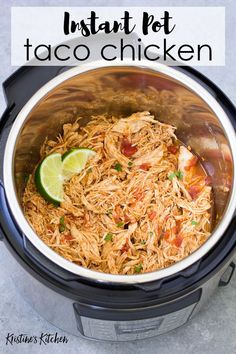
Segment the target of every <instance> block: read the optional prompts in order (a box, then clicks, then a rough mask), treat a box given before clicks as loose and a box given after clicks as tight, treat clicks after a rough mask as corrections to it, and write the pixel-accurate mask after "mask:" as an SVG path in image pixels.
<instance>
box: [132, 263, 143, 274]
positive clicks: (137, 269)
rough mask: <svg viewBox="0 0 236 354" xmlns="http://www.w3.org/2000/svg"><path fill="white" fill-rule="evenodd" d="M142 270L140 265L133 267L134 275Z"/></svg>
mask: <svg viewBox="0 0 236 354" xmlns="http://www.w3.org/2000/svg"><path fill="white" fill-rule="evenodd" d="M142 269H143V265H142V263H139V264H137V265H135V266H134V270H135V272H136V273H140V272H141V270H142Z"/></svg>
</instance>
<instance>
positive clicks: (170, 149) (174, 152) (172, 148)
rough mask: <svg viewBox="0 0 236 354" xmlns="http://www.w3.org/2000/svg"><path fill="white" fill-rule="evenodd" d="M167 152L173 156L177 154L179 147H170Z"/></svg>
mask: <svg viewBox="0 0 236 354" xmlns="http://www.w3.org/2000/svg"><path fill="white" fill-rule="evenodd" d="M167 150H168V151H169V152H170V153H171V154H174V155H175V154H176V153H177V151H178V150H179V147H178V146H177V145H170V146H168V147H167Z"/></svg>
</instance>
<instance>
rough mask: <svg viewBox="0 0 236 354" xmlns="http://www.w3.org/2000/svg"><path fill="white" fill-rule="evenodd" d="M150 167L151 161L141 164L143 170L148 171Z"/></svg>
mask: <svg viewBox="0 0 236 354" xmlns="http://www.w3.org/2000/svg"><path fill="white" fill-rule="evenodd" d="M150 167H151V166H150V164H149V163H142V165H140V166H139V168H140V169H141V170H143V171H148V170H149V168H150Z"/></svg>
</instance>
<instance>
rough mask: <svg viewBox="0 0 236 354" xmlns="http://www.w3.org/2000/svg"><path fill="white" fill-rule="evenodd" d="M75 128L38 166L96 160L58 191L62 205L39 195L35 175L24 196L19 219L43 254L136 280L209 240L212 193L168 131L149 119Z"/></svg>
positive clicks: (67, 127) (66, 129) (144, 115)
mask: <svg viewBox="0 0 236 354" xmlns="http://www.w3.org/2000/svg"><path fill="white" fill-rule="evenodd" d="M79 122H80V120H79V119H78V120H77V121H76V122H75V123H73V124H64V126H63V133H62V135H60V136H58V137H57V139H56V140H54V141H52V140H45V143H44V144H43V146H42V148H41V155H42V158H44V157H45V156H47V155H48V154H50V153H52V152H59V153H62V154H63V153H65V152H66V151H68V150H69V149H71V148H74V147H88V148H91V149H93V150H94V151H95V152H96V155H95V156H94V157H92V158H91V159H90V160H89V161H88V162H87V165H86V167H85V169H84V170H83V171H82V172H81V173H80V174H78V175H75V176H73V177H72V178H71V179H70V180H69V181H67V182H66V183H65V185H64V193H65V196H64V201H63V202H62V203H61V205H60V206H59V207H55V206H54V205H53V204H50V203H49V202H47V201H45V200H44V199H43V197H41V196H40V195H39V194H38V192H37V190H36V187H35V183H34V174H32V175H31V176H30V178H29V181H28V183H27V186H26V189H25V192H24V196H23V206H24V212H25V215H26V218H27V219H28V221H29V223H30V224H31V226H32V228H33V229H34V230H35V232H36V233H37V234H38V236H39V237H40V238H41V239H42V240H43V241H44V242H45V243H46V244H47V245H48V246H49V247H51V248H52V249H53V250H54V251H55V252H57V253H59V254H60V255H61V256H63V257H65V258H66V259H68V260H70V261H71V262H74V263H76V264H78V265H80V266H83V267H87V268H89V269H92V270H96V271H99V272H105V273H112V274H137V273H145V272H150V271H155V270H158V269H161V268H165V267H168V266H170V265H172V264H174V263H175V262H177V261H180V260H181V259H183V258H185V257H187V256H188V255H190V254H191V253H192V252H194V251H195V250H196V249H198V248H199V247H200V246H201V245H202V244H203V243H204V242H205V241H206V240H207V239H208V237H209V236H210V232H211V210H212V204H213V199H212V190H211V189H212V188H211V187H210V186H209V185H207V184H208V183H206V182H205V181H206V180H207V179H206V177H207V176H206V174H205V172H204V170H203V169H202V173H201V174H199V171H200V169H199V168H198V169H197V171H198V172H196V170H195V167H196V164H199V161H197V158H196V156H195V155H194V154H193V153H192V152H191V151H189V149H187V148H186V147H185V146H184V145H183V144H182V145H181V143H180V142H179V141H178V140H177V137H176V135H175V130H176V129H175V127H173V126H171V125H167V124H163V123H161V122H159V121H158V120H156V119H155V117H154V116H152V115H151V114H150V113H149V112H138V113H135V114H132V115H131V116H130V117H126V118H120V117H114V116H112V117H109V116H105V115H100V116H95V117H92V118H91V121H90V122H89V123H88V124H87V125H86V126H80V125H79ZM196 173H197V175H196ZM195 182H196V183H195ZM62 217H63V220H64V224H65V228H64V229H63V231H62V230H61V229H60V220H61V218H62Z"/></svg>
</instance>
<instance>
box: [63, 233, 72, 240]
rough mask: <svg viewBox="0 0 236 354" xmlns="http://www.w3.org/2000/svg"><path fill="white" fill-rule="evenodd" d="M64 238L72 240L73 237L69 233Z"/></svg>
mask: <svg viewBox="0 0 236 354" xmlns="http://www.w3.org/2000/svg"><path fill="white" fill-rule="evenodd" d="M64 238H65V240H67V241H72V240H73V239H74V238H73V236H72V235H71V234H69V235H65V236H64Z"/></svg>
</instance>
